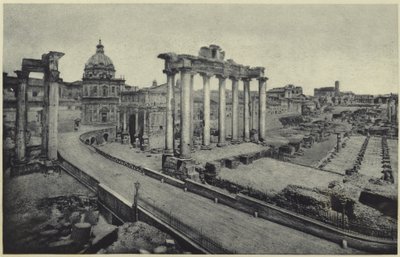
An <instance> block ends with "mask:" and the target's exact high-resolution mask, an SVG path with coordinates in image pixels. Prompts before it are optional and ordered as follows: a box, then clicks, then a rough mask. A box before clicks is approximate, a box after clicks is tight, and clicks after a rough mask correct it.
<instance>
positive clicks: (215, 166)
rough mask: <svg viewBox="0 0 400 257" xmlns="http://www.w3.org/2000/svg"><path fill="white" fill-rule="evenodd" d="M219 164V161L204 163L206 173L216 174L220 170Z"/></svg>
mask: <svg viewBox="0 0 400 257" xmlns="http://www.w3.org/2000/svg"><path fill="white" fill-rule="evenodd" d="M221 166H222V165H221V163H220V162H216V161H214V162H207V163H206V165H205V171H206V173H208V174H218V173H219V172H220V171H221Z"/></svg>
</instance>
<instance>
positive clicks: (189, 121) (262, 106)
mask: <svg viewBox="0 0 400 257" xmlns="http://www.w3.org/2000/svg"><path fill="white" fill-rule="evenodd" d="M164 73H166V75H167V104H166V132H165V153H166V154H172V153H173V152H174V133H173V127H174V122H173V112H174V110H173V106H174V82H175V75H176V74H177V71H174V70H173V71H166V70H164ZM195 74H196V72H194V71H193V70H192V69H191V68H181V69H180V76H181V79H180V83H181V90H180V99H181V101H180V104H181V110H180V111H181V115H180V119H181V120H180V127H181V129H180V130H181V135H180V136H181V138H180V156H179V157H180V158H182V159H190V155H191V144H192V138H193V130H194V126H193V115H194V113H193V94H194V92H193V77H194V75H195ZM200 75H201V76H202V77H203V100H204V103H203V114H204V120H203V141H202V144H203V147H206V148H207V147H209V145H210V78H211V77H212V76H213V74H211V73H200ZM216 77H217V78H218V86H219V107H218V114H219V115H218V130H219V134H218V144H217V145H218V146H224V145H226V135H225V111H226V98H225V96H226V95H225V90H226V79H227V78H228V76H223V75H216ZM230 79H231V80H232V141H238V140H239V135H238V134H239V133H238V124H239V123H238V114H239V92H238V91H239V78H235V77H230ZM242 81H243V87H244V134H243V139H244V141H246V142H249V141H250V108H249V104H250V81H251V79H250V78H242ZM258 81H259V119H258V121H259V123H258V132H259V138H260V139H261V140H263V139H264V138H265V121H266V116H265V115H266V81H267V78H266V77H261V78H258Z"/></svg>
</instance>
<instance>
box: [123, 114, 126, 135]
mask: <svg viewBox="0 0 400 257" xmlns="http://www.w3.org/2000/svg"><path fill="white" fill-rule="evenodd" d="M123 115H124V116H123V119H124V124H123V129H122V132H126V110H124V114H123Z"/></svg>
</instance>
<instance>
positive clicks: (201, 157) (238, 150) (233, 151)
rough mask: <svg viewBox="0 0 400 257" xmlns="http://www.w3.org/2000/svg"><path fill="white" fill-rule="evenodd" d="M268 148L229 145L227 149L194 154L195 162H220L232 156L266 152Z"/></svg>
mask: <svg viewBox="0 0 400 257" xmlns="http://www.w3.org/2000/svg"><path fill="white" fill-rule="evenodd" d="M266 149H267V148H266V147H265V146H262V145H257V144H255V143H242V144H239V145H227V146H225V147H214V148H213V149H212V150H200V151H196V152H195V153H193V154H192V157H193V159H194V160H196V161H197V162H199V163H203V164H205V163H206V162H209V161H213V160H219V159H223V158H227V157H231V156H237V155H241V154H246V153H252V152H257V151H262V150H266Z"/></svg>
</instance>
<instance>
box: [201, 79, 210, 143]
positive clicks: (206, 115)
mask: <svg viewBox="0 0 400 257" xmlns="http://www.w3.org/2000/svg"><path fill="white" fill-rule="evenodd" d="M201 76H202V77H203V147H205V148H207V147H209V145H210V112H211V111H210V78H211V74H206V73H203V74H201Z"/></svg>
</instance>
